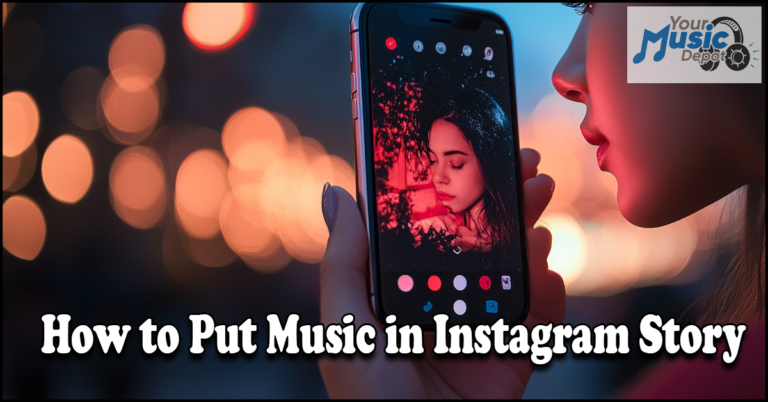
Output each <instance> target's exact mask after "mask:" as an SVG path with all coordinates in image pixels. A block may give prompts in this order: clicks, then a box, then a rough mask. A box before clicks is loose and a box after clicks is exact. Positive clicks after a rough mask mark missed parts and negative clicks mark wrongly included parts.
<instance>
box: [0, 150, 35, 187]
mask: <svg viewBox="0 0 768 402" xmlns="http://www.w3.org/2000/svg"><path fill="white" fill-rule="evenodd" d="M36 165H37V146H35V144H32V145H31V146H30V147H29V148H27V150H26V151H24V152H23V153H22V154H21V155H19V156H14V157H7V156H5V155H3V191H10V192H14V191H19V190H21V188H22V187H24V186H25V185H26V184H27V183H28V182H29V180H30V179H31V178H32V175H34V173H35V166H36Z"/></svg>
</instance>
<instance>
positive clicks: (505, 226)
mask: <svg viewBox="0 0 768 402" xmlns="http://www.w3.org/2000/svg"><path fill="white" fill-rule="evenodd" d="M423 107H424V112H423V114H422V118H421V119H420V120H421V121H420V124H419V135H418V138H419V142H420V144H419V147H418V149H419V150H420V152H421V158H428V157H429V156H428V149H429V132H430V130H431V129H432V124H433V123H434V122H435V121H437V120H440V119H442V120H445V121H447V122H450V123H452V124H455V125H456V126H457V127H458V128H459V129H460V130H461V132H462V133H463V134H464V137H466V139H467V141H469V143H470V145H471V146H472V150H473V151H474V153H475V155H476V156H477V160H478V162H479V163H480V169H481V170H482V173H483V178H484V179H485V192H484V193H483V203H484V209H485V221H486V222H485V224H486V225H487V229H488V232H489V235H490V237H491V241H492V245H493V249H494V251H495V250H496V249H497V248H500V250H499V251H500V252H502V253H503V255H505V256H511V255H512V253H513V252H514V249H513V247H512V245H513V241H514V236H515V234H516V230H515V229H516V228H517V227H518V223H517V222H516V219H517V192H516V187H515V186H516V184H515V164H514V163H515V159H516V154H515V145H514V138H513V137H512V127H511V125H510V122H509V118H508V117H507V115H506V114H505V113H504V111H503V110H502V108H501V106H499V104H498V103H496V101H495V100H494V99H493V98H491V97H490V96H489V95H488V94H487V93H485V92H483V91H482V90H480V89H477V88H469V87H464V88H462V89H461V90H458V91H456V92H453V93H450V94H447V95H433V96H432V97H431V98H430V99H427V100H425V102H424V105H423ZM427 160H428V159H427ZM479 223H480V222H479ZM480 224H482V223H480Z"/></svg>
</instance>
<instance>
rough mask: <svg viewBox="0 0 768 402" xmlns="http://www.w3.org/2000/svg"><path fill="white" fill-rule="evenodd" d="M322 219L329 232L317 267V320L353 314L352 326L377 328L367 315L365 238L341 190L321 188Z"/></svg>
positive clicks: (355, 211)
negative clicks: (318, 275) (324, 249)
mask: <svg viewBox="0 0 768 402" xmlns="http://www.w3.org/2000/svg"><path fill="white" fill-rule="evenodd" d="M322 202H323V216H324V217H325V222H326V224H327V225H328V230H329V231H330V232H331V235H330V238H329V239H328V247H327V249H326V251H325V257H324V258H323V261H322V262H321V263H320V317H321V320H322V322H323V324H325V325H328V324H330V323H338V322H341V317H342V316H344V315H345V314H354V316H355V325H362V324H365V323H368V324H373V325H374V326H376V327H379V324H377V320H376V318H375V317H374V315H373V313H372V312H371V307H370V300H369V299H370V297H369V291H368V282H367V280H366V271H367V268H368V235H367V234H366V231H365V225H364V224H363V219H362V217H361V216H360V210H359V209H358V207H357V203H356V202H355V200H354V198H352V196H351V195H349V193H348V192H347V191H346V190H344V189H343V188H341V187H337V186H336V187H334V186H331V185H330V184H326V185H325V187H324V188H323V200H322Z"/></svg>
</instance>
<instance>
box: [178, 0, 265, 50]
mask: <svg viewBox="0 0 768 402" xmlns="http://www.w3.org/2000/svg"><path fill="white" fill-rule="evenodd" d="M257 12H258V5H257V4H253V3H187V5H186V6H185V7H184V14H183V15H182V26H183V27H184V33H186V34H187V38H189V40H190V42H192V44H194V45H195V46H197V47H198V48H200V49H203V50H206V51H211V52H215V51H221V50H224V49H227V48H229V47H231V46H233V45H234V44H235V43H237V42H238V41H240V39H242V38H243V37H244V36H245V34H246V33H248V30H249V29H250V28H251V26H252V25H253V21H254V20H255V18H256V13H257Z"/></svg>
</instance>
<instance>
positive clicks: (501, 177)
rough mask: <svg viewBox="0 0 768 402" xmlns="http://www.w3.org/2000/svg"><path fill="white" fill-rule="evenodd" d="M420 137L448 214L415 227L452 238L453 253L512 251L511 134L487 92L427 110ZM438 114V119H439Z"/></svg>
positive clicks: (463, 94) (468, 93)
mask: <svg viewBox="0 0 768 402" xmlns="http://www.w3.org/2000/svg"><path fill="white" fill-rule="evenodd" d="M426 110H427V112H426V115H427V117H426V119H425V120H424V121H423V122H422V123H421V127H422V130H421V131H422V133H421V135H420V136H419V139H420V140H421V142H422V146H421V147H420V148H421V149H424V150H425V151H424V153H425V154H426V155H422V157H423V158H427V159H428V161H429V162H428V166H429V173H430V176H431V178H432V183H433V184H434V186H435V191H436V195H437V198H438V200H439V201H440V203H441V204H442V205H443V207H445V209H446V210H447V211H449V213H448V214H446V215H438V216H435V217H431V218H426V219H423V220H421V221H417V222H415V223H414V224H413V226H412V227H411V233H412V234H413V235H414V239H415V241H416V245H417V246H418V245H419V243H420V242H421V238H422V236H423V235H424V234H425V233H428V232H429V230H430V229H432V228H434V229H436V230H437V231H438V232H439V231H444V232H445V233H447V234H448V235H450V236H452V246H453V252H454V253H456V254H458V253H461V252H482V253H488V252H490V251H491V250H492V249H493V248H495V247H498V249H499V250H498V251H499V253H502V250H505V252H509V250H510V249H511V248H512V239H511V235H512V234H513V233H514V227H515V225H516V223H515V221H514V216H516V213H517V211H516V209H515V204H514V203H515V200H516V195H515V193H514V191H515V183H514V182H512V180H511V178H512V177H514V165H513V156H512V152H513V150H514V143H513V142H512V137H511V136H512V130H511V127H510V124H509V119H508V118H507V116H506V115H505V114H504V111H503V110H502V109H501V107H500V106H499V105H498V103H496V101H494V100H493V98H491V97H490V96H489V95H488V94H487V93H485V92H483V91H481V90H480V89H476V88H465V89H462V90H460V91H457V92H455V93H454V94H452V95H450V96H448V97H445V98H441V99H440V100H439V101H438V102H436V103H435V105H433V106H431V107H427V108H426ZM435 116H437V117H435Z"/></svg>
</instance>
